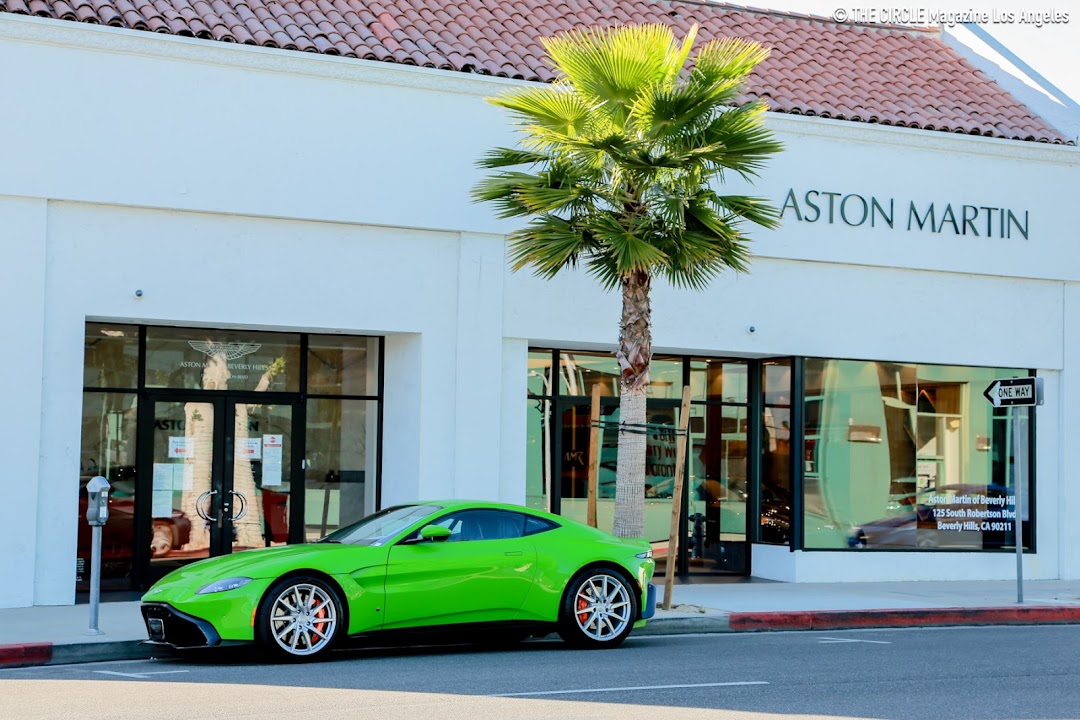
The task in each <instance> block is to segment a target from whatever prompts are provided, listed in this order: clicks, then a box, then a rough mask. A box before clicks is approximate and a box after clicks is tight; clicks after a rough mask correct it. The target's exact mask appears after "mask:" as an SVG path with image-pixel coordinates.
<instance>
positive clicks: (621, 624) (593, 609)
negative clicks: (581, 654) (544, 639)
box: [559, 568, 638, 648]
mask: <svg viewBox="0 0 1080 720" xmlns="http://www.w3.org/2000/svg"><path fill="white" fill-rule="evenodd" d="M637 615H638V597H637V593H636V592H634V586H633V584H632V583H631V582H630V581H629V580H628V579H627V578H626V576H625V575H623V574H622V573H620V572H618V571H616V570H611V569H609V568H587V569H586V570H583V571H582V572H580V573H578V574H577V575H575V576H574V579H573V580H571V581H570V584H569V586H568V588H567V592H566V594H565V596H564V597H563V602H562V608H561V610H560V613H559V635H560V636H561V637H562V639H563V640H565V641H566V642H568V643H570V644H571V645H575V646H577V647H585V648H612V647H617V646H619V645H621V644H622V641H623V640H625V639H626V637H627V636H628V635H629V634H630V631H631V630H632V629H633V627H634V620H635V619H636V618H637Z"/></svg>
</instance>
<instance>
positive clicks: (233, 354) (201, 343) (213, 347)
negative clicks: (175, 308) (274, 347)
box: [188, 340, 262, 360]
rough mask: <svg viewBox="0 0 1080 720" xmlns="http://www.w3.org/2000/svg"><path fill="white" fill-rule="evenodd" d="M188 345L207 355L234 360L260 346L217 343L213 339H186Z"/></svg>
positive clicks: (255, 344) (257, 344) (254, 344)
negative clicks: (222, 356) (221, 356)
mask: <svg viewBox="0 0 1080 720" xmlns="http://www.w3.org/2000/svg"><path fill="white" fill-rule="evenodd" d="M188 345H190V346H191V347H192V349H194V350H198V351H199V352H201V353H206V354H207V355H224V356H225V360H235V359H236V358H241V357H244V356H245V355H250V354H251V353H253V352H255V351H257V350H258V349H259V348H261V347H262V345H260V344H259V343H238V342H231V343H219V342H214V341H213V340H188Z"/></svg>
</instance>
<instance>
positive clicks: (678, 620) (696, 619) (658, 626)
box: [633, 613, 732, 637]
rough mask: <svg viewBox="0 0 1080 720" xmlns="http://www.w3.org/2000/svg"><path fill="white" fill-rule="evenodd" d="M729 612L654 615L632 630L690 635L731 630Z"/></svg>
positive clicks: (647, 633) (640, 633)
mask: <svg viewBox="0 0 1080 720" xmlns="http://www.w3.org/2000/svg"><path fill="white" fill-rule="evenodd" d="M730 617H731V615H730V614H729V613H713V614H710V615H699V616H693V615H690V616H682V617H659V618H658V617H654V618H652V619H651V620H649V622H647V623H646V624H645V627H643V628H637V629H636V630H634V633H633V634H634V635H635V636H638V637H641V636H645V635H690V634H692V633H724V632H732V629H731V626H730V622H729V619H730Z"/></svg>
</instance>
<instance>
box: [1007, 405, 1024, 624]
mask: <svg viewBox="0 0 1080 720" xmlns="http://www.w3.org/2000/svg"><path fill="white" fill-rule="evenodd" d="M1026 410H1027V409H1026V408H1023V409H1021V408H1019V407H1014V408H1011V409H1010V410H1009V415H1010V418H1009V420H1010V424H1011V425H1012V436H1013V462H1012V464H1013V482H1014V483H1015V487H1013V497H1014V498H1015V500H1014V504H1013V510H1014V511H1015V512H1016V520H1015V521H1014V523H1013V527H1014V528H1015V530H1016V602H1017V603H1019V604H1021V605H1023V604H1024V532H1023V530H1024V492H1023V490H1024V465H1025V464H1027V462H1026V461H1027V458H1026V457H1023V458H1022V457H1020V451H1021V444H1020V416H1021V413H1023V412H1026ZM1025 434H1026V433H1025Z"/></svg>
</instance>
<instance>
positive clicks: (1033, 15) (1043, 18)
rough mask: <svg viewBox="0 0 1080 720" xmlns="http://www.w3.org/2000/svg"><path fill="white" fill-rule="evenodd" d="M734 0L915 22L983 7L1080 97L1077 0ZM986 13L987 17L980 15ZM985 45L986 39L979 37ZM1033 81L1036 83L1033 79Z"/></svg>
mask: <svg viewBox="0 0 1080 720" xmlns="http://www.w3.org/2000/svg"><path fill="white" fill-rule="evenodd" d="M728 4H732V5H743V6H746V7H756V8H767V9H772V10H783V11H789V12H798V13H806V14H809V15H820V16H823V17H829V18H835V19H843V17H839V16H840V15H845V14H846V17H847V18H850V19H855V18H856V17H862V18H865V17H868V16H872V14H874V15H876V16H877V17H882V15H883V14H892V15H893V16H894V17H897V16H899V17H900V18H901V19H903V17H904V16H905V14H906V16H907V17H909V18H912V20H913V21H912V22H910V23H909V24H916V25H927V24H939V23H936V22H928V21H927V20H926V19H923V18H930V17H931V16H932V15H937V16H938V17H944V18H945V19H946V20H948V15H949V14H950V13H951V14H954V15H955V14H957V13H960V14H963V13H965V12H968V11H970V12H972V13H977V14H979V15H980V16H985V17H988V19H989V22H980V23H979V25H980V26H981V27H983V28H984V29H985V30H986V31H987V32H989V33H990V34H991V35H993V36H994V37H995V38H996V39H997V40H998V41H999V42H1000V43H1002V44H1003V45H1005V47H1007V48H1008V49H1009V50H1011V51H1012V52H1013V53H1014V54H1016V55H1017V56H1019V57H1020V58H1021V59H1022V60H1024V61H1025V62H1026V63H1027V64H1028V65H1030V66H1031V67H1032V68H1034V69H1035V70H1036V71H1038V72H1039V73H1040V74H1042V75H1043V76H1044V77H1045V78H1046V79H1048V80H1049V81H1050V82H1052V83H1053V84H1054V85H1056V86H1057V87H1058V88H1059V89H1061V90H1063V91H1064V92H1065V93H1066V94H1067V95H1068V96H1069V97H1070V98H1072V99H1073V100H1074V101H1076V102H1080V2H1077V1H1076V0H1058V1H1057V2H1053V1H1052V0H1028V1H1017V0H896V1H894V2H890V1H889V0H877V1H876V2H866V1H865V0H760V1H758V2H754V1H753V0H730V1H729V2H728ZM980 19H982V17H980ZM945 30H946V32H950V33H952V34H954V35H956V36H957V37H958V38H960V39H961V40H962V41H963V42H964V43H965V44H972V43H971V42H969V41H970V40H971V38H972V35H971V34H970V33H969V32H968V31H967V30H966V29H964V28H962V27H952V28H950V27H948V26H947V25H946V27H945ZM974 44H975V45H976V46H978V47H979V49H980V51H981V50H982V49H983V47H984V46H982V44H981V42H977V41H976V42H974ZM1029 84H1030V83H1029Z"/></svg>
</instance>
